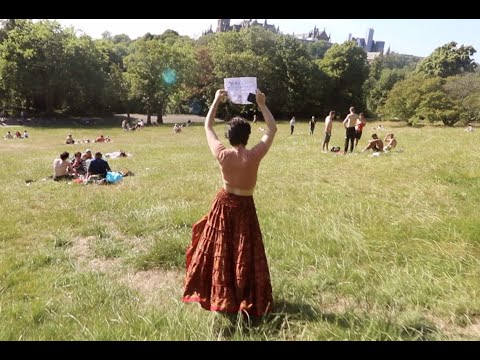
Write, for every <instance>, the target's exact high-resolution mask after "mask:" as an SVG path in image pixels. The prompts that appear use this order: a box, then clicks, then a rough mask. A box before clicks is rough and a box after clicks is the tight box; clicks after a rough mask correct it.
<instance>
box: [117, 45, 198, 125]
mask: <svg viewBox="0 0 480 360" xmlns="http://www.w3.org/2000/svg"><path fill="white" fill-rule="evenodd" d="M193 59H194V57H193V47H191V46H189V45H188V44H187V43H183V44H182V43H174V44H173V45H168V44H165V43H163V42H161V41H159V40H144V39H138V40H136V42H135V46H134V52H133V53H131V54H130V55H128V56H127V57H126V58H125V60H124V63H125V65H126V68H127V74H126V75H127V79H128V81H129V84H130V89H131V91H130V98H137V99H139V100H140V101H141V102H142V104H143V108H144V110H145V111H146V113H147V125H151V115H152V113H154V112H156V113H157V116H158V119H157V122H159V123H162V122H163V118H162V115H163V112H164V110H165V107H166V105H167V103H168V100H169V97H170V96H171V95H172V94H173V93H174V92H175V91H176V90H177V89H178V88H179V87H180V86H181V85H182V83H183V82H184V81H185V79H186V78H188V77H189V76H191V74H189V73H188V72H187V70H188V69H189V67H190V64H191V62H192V61H193Z"/></svg>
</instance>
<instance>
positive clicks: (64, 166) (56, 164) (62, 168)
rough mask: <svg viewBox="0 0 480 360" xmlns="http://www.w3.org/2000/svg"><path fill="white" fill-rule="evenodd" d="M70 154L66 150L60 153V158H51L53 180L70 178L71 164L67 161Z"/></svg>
mask: <svg viewBox="0 0 480 360" xmlns="http://www.w3.org/2000/svg"><path fill="white" fill-rule="evenodd" d="M69 155H70V154H69V153H68V152H66V151H64V152H63V153H61V154H60V158H58V159H55V160H53V180H54V181H59V180H64V179H67V180H68V179H71V178H72V174H73V169H72V165H71V164H70V162H69V161H68V156H69Z"/></svg>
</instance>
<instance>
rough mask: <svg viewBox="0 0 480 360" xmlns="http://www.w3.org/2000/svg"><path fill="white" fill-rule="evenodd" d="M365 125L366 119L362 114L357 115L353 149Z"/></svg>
mask: <svg viewBox="0 0 480 360" xmlns="http://www.w3.org/2000/svg"><path fill="white" fill-rule="evenodd" d="M365 125H367V119H365V115H363V113H360V114H358V119H357V123H356V124H355V147H357V145H358V140H360V139H361V138H362V131H363V128H364V127H365Z"/></svg>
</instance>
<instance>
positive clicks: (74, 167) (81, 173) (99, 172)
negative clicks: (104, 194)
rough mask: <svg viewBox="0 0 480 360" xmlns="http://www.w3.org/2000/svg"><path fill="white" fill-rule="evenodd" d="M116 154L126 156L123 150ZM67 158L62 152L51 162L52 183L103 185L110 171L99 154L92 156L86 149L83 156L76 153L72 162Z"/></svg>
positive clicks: (67, 154)
mask: <svg viewBox="0 0 480 360" xmlns="http://www.w3.org/2000/svg"><path fill="white" fill-rule="evenodd" d="M118 153H119V154H120V155H119V157H126V156H128V155H127V153H126V152H125V151H123V150H120V151H119V152H118ZM111 154H114V153H111ZM115 154H116V152H115ZM69 156H70V154H69V153H68V152H67V151H64V152H63V153H61V154H60V157H59V158H57V159H55V160H54V161H53V180H54V181H60V180H74V179H79V182H89V181H92V182H96V183H105V178H106V177H107V172H111V171H112V170H111V168H110V165H109V164H108V162H107V161H106V160H104V159H103V158H102V156H103V155H102V153H101V152H96V153H95V156H92V150H90V149H87V150H86V151H85V153H84V154H83V155H82V153H81V152H80V151H77V152H76V153H75V155H74V158H73V159H72V160H69ZM122 175H124V174H122Z"/></svg>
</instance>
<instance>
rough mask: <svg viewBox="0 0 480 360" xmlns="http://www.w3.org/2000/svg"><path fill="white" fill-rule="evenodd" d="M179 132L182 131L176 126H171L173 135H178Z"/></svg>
mask: <svg viewBox="0 0 480 360" xmlns="http://www.w3.org/2000/svg"><path fill="white" fill-rule="evenodd" d="M181 131H182V128H181V127H180V126H179V125H178V124H175V125H173V133H174V134H178V133H179V132H181Z"/></svg>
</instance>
